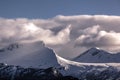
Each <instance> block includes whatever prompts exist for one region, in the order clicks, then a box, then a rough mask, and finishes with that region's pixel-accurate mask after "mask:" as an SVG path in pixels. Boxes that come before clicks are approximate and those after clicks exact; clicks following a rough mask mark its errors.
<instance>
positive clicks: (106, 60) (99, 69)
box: [0, 41, 120, 80]
mask: <svg viewBox="0 0 120 80" xmlns="http://www.w3.org/2000/svg"><path fill="white" fill-rule="evenodd" d="M119 55H120V54H119V53H116V54H112V53H109V52H107V51H104V50H102V49H98V48H91V49H89V50H87V51H85V52H84V53H83V54H81V55H80V56H78V57H76V58H75V59H74V60H73V61H71V60H67V59H65V58H62V57H60V56H59V55H58V54H56V53H55V52H54V51H53V50H52V49H50V48H48V47H46V46H45V44H44V43H43V42H41V41H37V42H30V43H24V42H23V43H14V44H10V45H8V46H6V47H4V48H1V49H0V63H5V64H6V65H14V66H21V67H25V68H37V69H38V68H39V69H44V70H45V69H47V68H50V67H53V68H56V69H57V70H58V71H59V72H60V73H61V74H62V75H63V76H73V77H77V78H79V79H80V80H84V79H86V80H89V79H87V78H88V77H91V76H92V78H95V79H96V78H99V79H96V80H106V79H110V78H111V77H112V78H114V79H115V78H116V79H117V78H120V76H118V74H119V73H120V64H119V61H120V59H119ZM7 67H8V66H7ZM0 69H1V70H2V71H4V70H3V68H0ZM7 70H8V72H11V68H10V71H9V68H7ZM15 70H16V68H15ZM5 71H6V69H5ZM12 72H14V67H12ZM1 74H2V73H0V75H1ZM103 74H104V75H106V76H104V75H103ZM113 74H116V75H113ZM103 78H104V79H103ZM95 79H93V80H95Z"/></svg>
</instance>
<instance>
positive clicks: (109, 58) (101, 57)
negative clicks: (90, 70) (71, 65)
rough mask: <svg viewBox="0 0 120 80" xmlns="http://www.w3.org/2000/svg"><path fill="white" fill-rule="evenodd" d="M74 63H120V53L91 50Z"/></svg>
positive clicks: (77, 58) (97, 49)
mask: <svg viewBox="0 0 120 80" xmlns="http://www.w3.org/2000/svg"><path fill="white" fill-rule="evenodd" d="M74 61H77V62H86V63H119V62H120V53H116V54H115V53H109V52H107V51H104V50H101V49H99V48H91V49H89V50H87V51H86V52H84V53H82V54H81V55H80V56H78V57H76V58H75V59H74Z"/></svg>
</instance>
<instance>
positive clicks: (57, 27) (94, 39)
mask: <svg viewBox="0 0 120 80" xmlns="http://www.w3.org/2000/svg"><path fill="white" fill-rule="evenodd" d="M119 22H120V16H112V15H111V16H110V15H74V16H63V15H57V16H55V17H53V18H49V19H27V18H16V19H6V18H0V48H2V47H4V46H6V45H8V44H11V43H16V42H34V41H43V42H44V43H45V44H46V46H48V47H50V48H52V49H54V51H55V52H56V53H57V54H59V55H60V56H62V57H65V58H74V57H76V56H77V55H79V54H80V53H82V52H84V51H85V50H87V49H89V48H92V47H100V48H101V49H104V50H107V51H112V52H119V51H120V47H119V45H120V40H119V39H120V27H119V25H120V23H119Z"/></svg>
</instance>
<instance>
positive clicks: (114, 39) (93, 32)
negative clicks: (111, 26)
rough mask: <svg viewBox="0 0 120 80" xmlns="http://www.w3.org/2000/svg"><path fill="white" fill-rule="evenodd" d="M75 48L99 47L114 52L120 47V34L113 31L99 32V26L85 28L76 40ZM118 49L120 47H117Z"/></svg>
mask: <svg viewBox="0 0 120 80" xmlns="http://www.w3.org/2000/svg"><path fill="white" fill-rule="evenodd" d="M75 46H82V47H88V48H90V47H101V48H108V49H112V50H116V47H117V49H118V47H119V46H120V33H117V32H114V31H109V32H107V31H105V30H100V26H98V25H97V26H93V27H90V28H86V29H84V30H83V31H82V34H81V35H80V36H79V37H78V38H77V39H76V44H75ZM119 49H120V47H119Z"/></svg>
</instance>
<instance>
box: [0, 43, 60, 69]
mask: <svg viewBox="0 0 120 80" xmlns="http://www.w3.org/2000/svg"><path fill="white" fill-rule="evenodd" d="M0 63H7V64H10V65H20V66H23V67H30V66H32V67H40V68H48V67H54V66H58V65H59V64H58V62H57V58H56V55H55V53H54V52H53V50H52V49H49V48H47V47H45V45H44V43H43V42H40V41H38V42H32V43H14V44H11V45H9V46H7V47H5V48H2V49H0Z"/></svg>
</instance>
